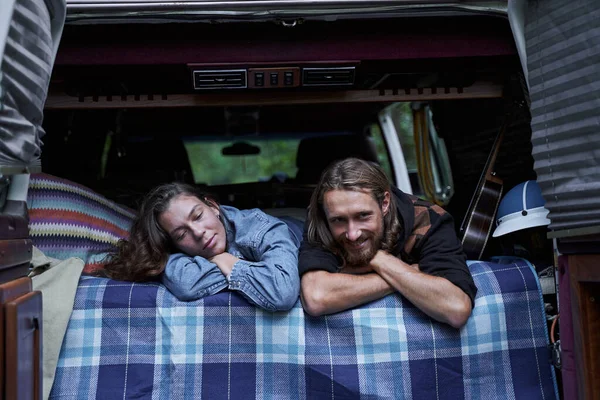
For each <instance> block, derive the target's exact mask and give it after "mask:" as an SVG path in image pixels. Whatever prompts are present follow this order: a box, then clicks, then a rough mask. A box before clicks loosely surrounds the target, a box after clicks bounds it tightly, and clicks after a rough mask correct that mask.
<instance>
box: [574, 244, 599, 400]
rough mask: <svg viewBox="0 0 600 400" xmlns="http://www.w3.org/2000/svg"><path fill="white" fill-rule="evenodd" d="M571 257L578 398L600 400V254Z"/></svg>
mask: <svg viewBox="0 0 600 400" xmlns="http://www.w3.org/2000/svg"><path fill="white" fill-rule="evenodd" d="M568 257H569V277H570V282H571V312H572V317H573V338H574V342H575V343H574V344H575V348H574V350H575V366H576V370H577V392H578V397H579V398H580V399H585V400H588V399H589V400H594V399H600V357H599V355H600V254H576V255H569V256H568Z"/></svg>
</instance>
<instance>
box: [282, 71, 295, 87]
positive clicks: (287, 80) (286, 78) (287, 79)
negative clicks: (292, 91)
mask: <svg viewBox="0 0 600 400" xmlns="http://www.w3.org/2000/svg"><path fill="white" fill-rule="evenodd" d="M283 84H284V85H285V86H292V85H293V84H294V73H293V72H286V73H285V74H284V75H283Z"/></svg>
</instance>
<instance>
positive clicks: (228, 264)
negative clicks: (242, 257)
mask: <svg viewBox="0 0 600 400" xmlns="http://www.w3.org/2000/svg"><path fill="white" fill-rule="evenodd" d="M208 261H210V262H213V263H215V264H217V267H219V269H220V270H221V272H222V273H223V275H225V276H226V277H229V274H231V270H232V269H233V266H234V265H235V263H236V262H238V261H239V258H237V257H236V256H234V255H232V254H230V253H227V252H223V253H221V254H217V255H216V256H213V257H211V258H209V259H208Z"/></svg>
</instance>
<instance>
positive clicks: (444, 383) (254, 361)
mask: <svg viewBox="0 0 600 400" xmlns="http://www.w3.org/2000/svg"><path fill="white" fill-rule="evenodd" d="M500 262H501V263H499V264H492V263H484V262H476V263H471V264H470V269H471V271H472V273H473V276H474V279H475V283H476V285H477V287H478V288H479V292H478V294H477V298H476V301H475V308H474V310H473V315H472V316H471V318H470V319H469V321H468V323H467V325H466V326H465V327H463V329H461V330H460V331H457V330H455V329H452V328H451V327H449V326H447V325H444V324H440V323H436V322H433V321H432V320H431V319H430V318H428V317H426V316H425V315H424V314H423V313H421V312H420V311H418V310H417V309H415V308H414V306H412V305H411V304H410V303H408V302H407V301H406V300H403V298H402V297H401V296H398V295H390V296H387V297H385V298H383V299H381V300H379V301H375V302H373V303H370V304H368V305H365V306H363V307H360V308H357V309H354V310H352V311H347V312H342V313H339V314H335V315H331V316H327V317H321V318H313V317H310V316H308V315H306V314H305V313H304V312H303V311H302V308H301V306H300V304H299V303H298V304H296V307H295V308H293V309H292V310H291V311H289V312H281V313H268V312H264V311H261V310H259V309H257V308H256V307H253V306H250V305H248V303H247V302H246V301H245V300H244V299H243V298H241V297H240V296H238V295H237V294H235V293H232V292H227V291H225V292H221V293H219V294H217V295H214V296H211V297H208V298H206V299H204V300H199V301H194V302H189V303H184V302H179V301H177V299H176V298H175V297H173V296H172V295H171V294H170V293H169V292H168V291H166V290H165V288H164V287H162V286H161V285H159V284H132V283H125V282H116V281H111V280H107V279H102V278H92V277H82V279H81V282H80V285H79V289H78V291H77V295H76V299H75V309H74V311H73V314H72V316H71V321H70V323H69V327H68V329H67V333H66V336H65V339H64V343H63V347H62V350H61V353H60V360H59V365H58V368H57V373H56V379H55V382H54V387H53V389H52V392H51V395H50V398H54V399H59V398H60V399H94V398H99V399H142V398H143V399H146V398H147V399H198V398H204V399H211V400H212V399H254V398H259V399H307V398H310V399H358V398H361V399H401V398H405V399H411V398H412V399H453V400H454V399H460V398H466V399H544V400H551V399H556V398H558V394H557V389H556V382H555V376H554V371H553V369H552V367H551V365H550V362H549V352H548V349H547V344H548V337H547V330H546V322H545V318H544V312H543V302H542V298H541V291H540V289H539V283H538V281H537V278H536V275H535V274H534V272H533V269H532V267H531V266H530V265H529V264H528V263H527V262H526V261H524V260H514V259H513V260H507V259H504V260H501V261H500Z"/></svg>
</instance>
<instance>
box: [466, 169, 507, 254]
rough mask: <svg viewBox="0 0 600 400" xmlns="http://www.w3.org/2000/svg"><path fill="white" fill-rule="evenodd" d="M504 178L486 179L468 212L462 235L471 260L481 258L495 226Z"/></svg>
mask: <svg viewBox="0 0 600 400" xmlns="http://www.w3.org/2000/svg"><path fill="white" fill-rule="evenodd" d="M502 191H503V184H502V180H501V179H499V178H496V177H492V179H486V181H485V182H484V183H483V185H482V186H481V188H480V189H479V192H478V193H477V194H476V196H477V197H476V198H475V202H474V203H473V209H472V210H469V213H468V214H467V218H468V219H467V220H466V225H465V227H464V232H462V233H463V236H462V245H463V250H464V251H465V253H466V254H467V258H468V259H469V260H479V259H481V255H482V254H483V251H484V250H485V246H486V244H487V241H488V238H489V237H490V233H491V231H492V227H493V226H494V220H495V219H496V211H497V210H498V205H499V204H500V199H501V198H502Z"/></svg>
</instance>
